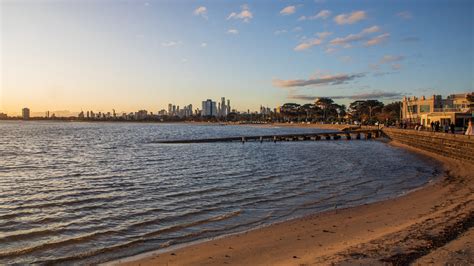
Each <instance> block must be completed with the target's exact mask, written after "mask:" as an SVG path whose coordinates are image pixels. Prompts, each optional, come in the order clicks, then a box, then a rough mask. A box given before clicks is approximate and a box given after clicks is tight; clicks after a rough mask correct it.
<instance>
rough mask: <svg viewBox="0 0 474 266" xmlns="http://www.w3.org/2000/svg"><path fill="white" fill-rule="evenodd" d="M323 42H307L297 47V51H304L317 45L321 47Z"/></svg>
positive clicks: (314, 40)
mask: <svg viewBox="0 0 474 266" xmlns="http://www.w3.org/2000/svg"><path fill="white" fill-rule="evenodd" d="M322 42H323V41H322V40H321V39H310V40H306V41H304V42H302V43H300V44H298V45H297V46H296V47H295V49H294V50H295V51H304V50H307V49H309V48H311V47H313V46H315V45H320V44H321V43H322Z"/></svg>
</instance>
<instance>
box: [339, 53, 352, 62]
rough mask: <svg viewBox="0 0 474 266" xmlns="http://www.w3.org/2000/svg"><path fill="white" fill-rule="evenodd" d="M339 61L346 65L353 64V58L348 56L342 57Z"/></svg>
mask: <svg viewBox="0 0 474 266" xmlns="http://www.w3.org/2000/svg"><path fill="white" fill-rule="evenodd" d="M339 60H341V61H342V62H344V63H351V62H352V57H350V56H348V55H346V56H342V57H340V58H339Z"/></svg>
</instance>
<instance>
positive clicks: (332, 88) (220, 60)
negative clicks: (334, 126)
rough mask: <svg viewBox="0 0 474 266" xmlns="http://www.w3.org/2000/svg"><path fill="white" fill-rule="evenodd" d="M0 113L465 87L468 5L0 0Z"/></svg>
mask: <svg viewBox="0 0 474 266" xmlns="http://www.w3.org/2000/svg"><path fill="white" fill-rule="evenodd" d="M0 29H1V31H0V51H1V52H0V62H1V63H0V67H1V68H0V85H1V87H0V112H6V113H8V114H12V115H13V114H19V113H20V112H21V109H22V108H23V107H29V108H30V109H31V110H32V112H33V113H34V112H44V111H46V110H50V111H54V110H69V111H71V112H78V111H80V110H94V111H111V110H112V109H115V110H116V111H117V112H122V111H125V112H131V111H136V110H139V109H146V110H148V111H151V112H157V111H158V110H160V109H166V108H167V105H168V103H173V104H176V105H180V106H184V105H187V104H193V106H194V107H195V108H200V106H201V102H202V101H203V100H206V99H213V100H216V101H217V100H219V99H220V97H226V98H227V99H230V100H231V105H232V107H233V108H236V109H238V110H242V111H246V110H247V109H250V110H257V109H258V108H259V106H260V105H264V106H269V107H276V106H279V105H282V104H283V103H285V102H296V103H308V102H313V101H314V99H315V98H317V97H322V96H325V97H333V98H334V99H335V100H336V101H337V102H339V103H344V104H348V103H350V102H352V101H354V100H358V99H378V100H381V101H384V102H392V101H394V100H399V99H401V98H402V97H403V96H404V95H406V96H421V95H433V94H442V95H444V96H446V95H449V94H452V93H459V92H470V91H474V89H473V87H474V66H473V62H474V32H473V29H474V2H473V1H459V0H449V1H448V0H443V1H440V0H429V1H428V0H418V1H408V0H397V1H388V0H373V1H363V0H360V1H350V0H349V1H348V0H345V1H337V0H316V1H315V0H311V1H296V0H295V1H269V0H266V1H264V0H261V1H242V2H241V1H217V0H214V1H184V0H177V1H171V0H169V1H152V0H147V1H145V0H144V1H141V0H128V1H119V0H117V1H112V0H98V1H92V0H63V1H59V0H55V1H53V0H48V1H46V0H29V1H25V0H0Z"/></svg>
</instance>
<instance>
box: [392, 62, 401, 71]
mask: <svg viewBox="0 0 474 266" xmlns="http://www.w3.org/2000/svg"><path fill="white" fill-rule="evenodd" d="M401 68H402V65H400V64H398V63H397V64H392V69H393V70H400V69H401Z"/></svg>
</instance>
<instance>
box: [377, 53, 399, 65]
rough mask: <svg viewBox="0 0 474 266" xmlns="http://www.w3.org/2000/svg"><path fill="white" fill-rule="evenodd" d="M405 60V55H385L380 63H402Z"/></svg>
mask: <svg viewBox="0 0 474 266" xmlns="http://www.w3.org/2000/svg"><path fill="white" fill-rule="evenodd" d="M403 59H405V57H404V56H403V55H384V56H383V57H382V59H380V63H381V64H386V63H393V62H398V61H402V60H403Z"/></svg>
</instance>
